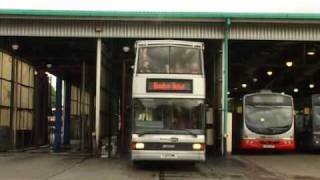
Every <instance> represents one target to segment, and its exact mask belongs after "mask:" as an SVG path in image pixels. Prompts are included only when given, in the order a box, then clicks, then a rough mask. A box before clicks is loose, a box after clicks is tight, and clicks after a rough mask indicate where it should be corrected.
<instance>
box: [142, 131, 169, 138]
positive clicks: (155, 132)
mask: <svg viewBox="0 0 320 180" xmlns="http://www.w3.org/2000/svg"><path fill="white" fill-rule="evenodd" d="M161 133H164V132H163V131H159V130H150V131H143V132H141V133H138V136H139V137H140V136H143V135H146V134H161Z"/></svg>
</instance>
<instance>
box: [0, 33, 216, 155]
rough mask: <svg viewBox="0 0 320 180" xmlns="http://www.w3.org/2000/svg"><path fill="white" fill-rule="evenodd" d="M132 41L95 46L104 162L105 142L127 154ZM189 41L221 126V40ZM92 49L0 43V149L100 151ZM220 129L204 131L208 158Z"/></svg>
mask: <svg viewBox="0 0 320 180" xmlns="http://www.w3.org/2000/svg"><path fill="white" fill-rule="evenodd" d="M136 40H142V39H135V38H108V39H102V43H101V57H102V58H101V67H100V68H101V82H100V91H101V94H100V110H99V112H100V124H99V127H100V132H99V134H100V135H99V136H100V137H101V140H100V142H99V143H100V146H103V147H102V148H106V151H108V154H109V155H111V150H110V148H107V147H108V146H111V145H112V143H115V144H116V146H117V151H118V152H122V153H126V152H128V150H129V147H130V145H129V144H130V128H131V127H130V125H131V122H130V118H131V113H130V102H131V86H132V74H133V69H132V65H133V63H134V57H135V50H134V43H135V41H136ZM182 40H183V39H182ZM188 40H189V39H188ZM190 41H199V42H204V44H205V50H204V57H205V68H206V69H205V72H206V81H207V82H206V84H207V86H206V93H207V102H208V104H209V107H213V108H212V111H211V112H213V114H214V116H213V117H214V118H213V119H221V115H222V112H221V104H220V103H221V102H220V98H221V96H222V88H221V86H222V82H221V77H222V76H221V74H219V73H221V69H220V67H221V64H222V51H221V41H218V40H201V39H200V40H199V39H191V40H190ZM97 46H98V45H97V39H93V38H58V37H56V38H42V37H3V38H2V39H1V41H0V49H1V56H0V57H1V58H0V63H1V67H2V68H1V71H0V75H1V76H0V77H1V81H0V84H1V93H0V94H1V111H0V112H1V113H0V114H1V121H0V124H1V128H2V129H6V130H5V131H3V132H4V133H3V136H2V140H4V141H2V142H3V143H2V145H1V147H2V150H28V149H31V151H33V152H38V151H45V152H50V151H54V152H70V153H94V152H96V151H101V148H100V147H99V148H98V149H97V147H96V146H97V144H96V143H95V137H94V136H95V135H96V134H95V133H97V132H95V128H96V122H95V119H96V108H95V107H96V100H95V98H96V87H97V83H96V71H97V66H96V58H97V48H98V47H97ZM12 79H14V80H13V81H12ZM20 89H22V90H20ZM11 92H14V96H13V94H12V93H11ZM11 107H13V108H11ZM59 107H60V108H59ZM58 127H61V128H58ZM220 127H221V121H214V122H210V124H207V128H208V129H214V130H213V131H211V132H214V134H212V140H211V141H212V142H210V143H209V144H208V145H209V146H208V150H210V151H208V153H209V154H210V153H213V152H215V151H214V149H216V148H217V147H218V144H219V142H220V140H221V138H222V137H221V134H222V132H221V129H220ZM94 132H95V133H94ZM58 134H60V136H58ZM57 137H58V138H57ZM59 137H61V138H60V139H59ZM211 150H212V151H211Z"/></svg>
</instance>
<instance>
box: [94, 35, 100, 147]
mask: <svg viewBox="0 0 320 180" xmlns="http://www.w3.org/2000/svg"><path fill="white" fill-rule="evenodd" d="M96 65H97V68H96V113H95V114H96V131H95V134H96V147H97V148H99V143H100V94H101V93H100V91H101V88H100V84H101V39H100V38H99V39H97V60H96Z"/></svg>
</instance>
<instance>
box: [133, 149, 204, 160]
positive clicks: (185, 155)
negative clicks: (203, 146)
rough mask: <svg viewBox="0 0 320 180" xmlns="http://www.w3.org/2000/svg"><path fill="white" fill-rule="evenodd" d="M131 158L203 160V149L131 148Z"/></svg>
mask: <svg viewBox="0 0 320 180" xmlns="http://www.w3.org/2000/svg"><path fill="white" fill-rule="evenodd" d="M131 159H132V160H134V161H138V160H139V161H148V160H150V161H205V160H206V157H205V151H163V150H161V151H152V150H133V151H132V152H131Z"/></svg>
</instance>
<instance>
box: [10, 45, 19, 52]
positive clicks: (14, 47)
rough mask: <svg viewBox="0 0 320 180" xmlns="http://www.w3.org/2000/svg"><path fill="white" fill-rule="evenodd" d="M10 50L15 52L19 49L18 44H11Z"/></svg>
mask: <svg viewBox="0 0 320 180" xmlns="http://www.w3.org/2000/svg"><path fill="white" fill-rule="evenodd" d="M11 48H12V49H13V50H15V51H16V50H18V49H19V45H18V44H12V45H11Z"/></svg>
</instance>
